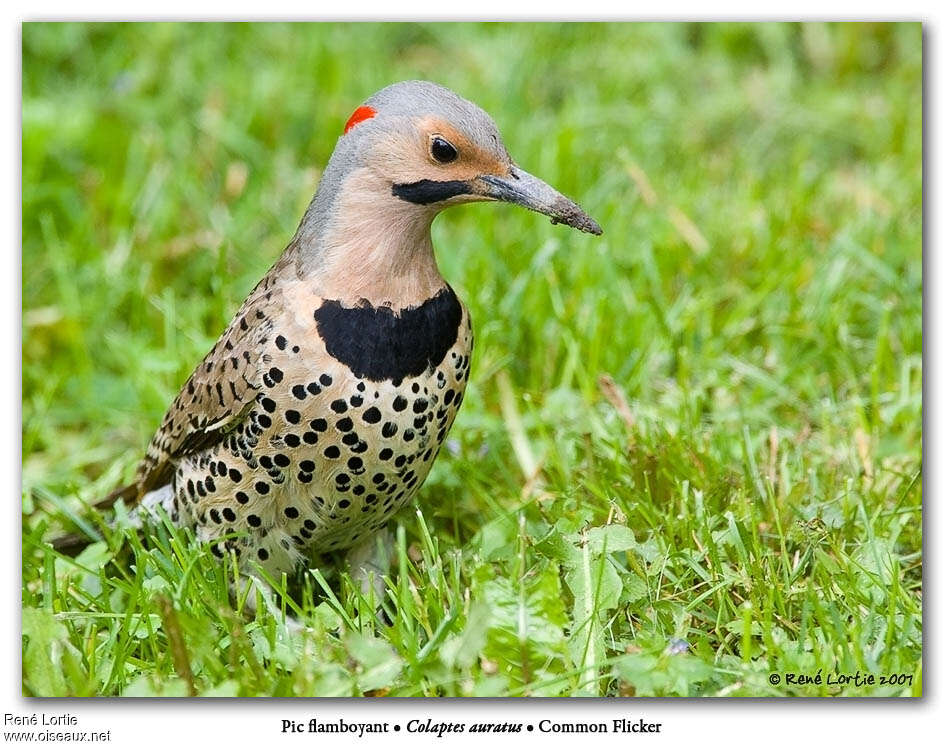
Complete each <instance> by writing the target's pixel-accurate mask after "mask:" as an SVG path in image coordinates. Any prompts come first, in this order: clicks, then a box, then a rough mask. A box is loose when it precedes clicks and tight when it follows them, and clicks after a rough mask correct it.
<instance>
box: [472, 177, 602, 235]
mask: <svg viewBox="0 0 944 747" xmlns="http://www.w3.org/2000/svg"><path fill="white" fill-rule="evenodd" d="M475 182H477V184H476V185H475V187H476V189H475V192H476V193H478V194H480V195H482V196H483V197H487V198H491V199H494V200H501V201H502V202H513V203H514V204H516V205H521V206H522V207H526V208H528V209H529V210H534V211H535V212H538V213H543V214H544V215H548V216H550V218H551V223H565V224H567V225H568V226H571V227H572V228H577V229H580V230H581V231H584V232H586V233H592V234H594V235H596V236H599V235H600V234H602V233H603V229H602V228H600V225H599V224H598V223H597V222H596V221H595V220H594V219H593V218H591V217H590V216H589V215H587V214H586V213H585V212H584V211H583V210H582V209H581V208H580V206H579V205H578V204H577V203H575V202H574V201H573V200H569V199H567V198H566V197H564V195H562V194H561V193H560V192H558V191H557V190H556V189H554V188H553V187H551V186H550V185H549V184H547V183H545V182H542V181H541V180H540V179H538V178H537V177H536V176H532V175H531V174H529V173H528V172H527V171H522V170H521V169H519V168H518V167H517V166H512V167H511V169H510V171H509V172H508V175H507V176H493V175H492V174H483V175H482V176H480V177H478V178H477V179H476V180H475Z"/></svg>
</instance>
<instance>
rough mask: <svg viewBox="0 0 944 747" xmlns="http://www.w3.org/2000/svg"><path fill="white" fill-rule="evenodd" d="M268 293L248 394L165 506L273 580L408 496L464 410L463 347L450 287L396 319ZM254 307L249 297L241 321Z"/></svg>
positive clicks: (462, 321) (466, 342)
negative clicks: (271, 315) (254, 379)
mask: <svg viewBox="0 0 944 747" xmlns="http://www.w3.org/2000/svg"><path fill="white" fill-rule="evenodd" d="M262 291H263V292H262V293H259V294H254V295H258V296H262V297H264V295H265V292H266V291H265V288H263V289H262ZM279 294H280V299H278V298H277V299H273V298H272V296H271V294H270V296H269V298H268V299H266V303H265V306H266V308H267V309H268V310H271V309H272V305H273V303H274V302H278V301H281V303H280V305H281V307H282V308H281V309H280V313H279V314H278V315H277V318H278V319H279V320H280V323H279V325H278V326H276V325H274V324H270V323H267V318H266V319H260V318H256V319H255V322H256V324H255V327H256V328H257V329H258V330H259V332H258V334H259V335H260V339H259V340H258V341H257V345H256V348H257V349H258V350H260V351H261V355H260V356H259V357H258V361H257V364H256V371H257V375H258V386H257V387H254V389H253V396H252V398H251V399H248V401H247V405H246V407H245V409H244V411H243V412H242V414H241V417H240V419H239V422H237V423H235V424H233V425H232V427H231V428H230V429H229V430H227V431H226V432H225V433H224V434H221V438H220V439H219V442H218V443H216V444H215V445H213V446H212V447H211V448H207V449H204V450H203V451H201V452H200V453H199V454H197V455H192V456H189V457H186V458H184V459H183V460H181V462H180V464H179V466H178V467H177V471H176V474H175V479H174V491H173V503H172V505H171V510H172V513H174V514H176V516H177V517H178V519H179V520H181V521H182V522H183V523H186V524H190V525H193V526H195V527H196V528H197V534H198V536H199V537H200V538H201V539H203V540H205V541H210V542H211V543H212V548H213V551H214V552H215V553H217V554H220V555H221V554H222V553H223V552H224V551H226V550H230V551H232V552H234V553H236V554H237V555H238V556H239V557H241V558H244V559H245V560H253V561H256V562H258V563H260V564H262V565H263V567H264V568H266V570H267V571H269V572H270V573H276V574H278V573H279V572H281V571H290V570H291V569H292V568H293V567H294V566H295V565H296V564H297V563H298V562H299V561H300V560H301V559H302V558H303V557H305V556H306V555H309V554H312V553H321V552H325V551H332V550H340V549H345V548H348V547H350V546H352V545H354V544H356V543H357V542H358V541H359V540H361V539H363V538H365V537H367V536H370V535H371V534H372V533H374V532H375V531H376V530H377V529H379V528H380V527H381V526H383V524H384V523H385V522H386V521H387V519H388V518H389V516H390V515H391V514H392V513H393V512H395V511H396V510H397V509H398V508H400V507H401V506H402V505H403V504H404V503H406V502H407V501H409V500H410V499H411V498H412V497H413V495H414V494H415V493H416V491H417V489H418V488H419V486H420V485H421V484H422V483H423V481H424V479H425V478H426V476H427V474H428V473H429V470H430V467H431V466H432V464H433V461H434V460H435V458H436V455H437V453H438V452H439V449H440V447H441V446H442V443H443V441H444V440H445V438H446V434H447V433H448V431H449V428H450V427H451V426H452V422H453V420H454V419H455V416H456V413H457V411H458V408H459V405H460V404H461V403H462V399H463V395H464V391H465V386H466V382H467V380H468V373H469V357H470V354H471V350H472V330H471V325H470V322H469V314H468V311H467V310H466V309H465V307H464V306H463V304H462V303H461V302H460V301H459V299H458V298H457V297H456V295H455V293H454V292H453V290H452V289H451V288H450V287H449V286H448V285H444V287H443V288H442V290H441V291H440V292H439V293H437V294H436V295H434V296H433V297H432V298H430V299H429V300H427V301H426V302H424V303H422V304H420V305H418V306H416V307H407V308H404V309H401V310H399V311H396V312H395V311H394V310H393V309H391V308H389V307H380V308H375V307H373V306H372V305H370V304H369V303H367V302H366V301H364V302H362V303H360V304H358V305H356V306H353V307H347V306H345V305H344V304H342V303H340V302H339V301H337V300H333V299H324V298H318V297H317V296H314V295H313V294H311V293H309V292H307V290H306V289H305V288H304V286H303V285H302V284H301V283H299V284H297V285H296V286H295V287H291V288H288V289H282V290H280V291H279ZM256 306H257V304H256V303H254V300H253V297H250V299H249V300H247V302H246V305H245V307H244V312H243V314H244V315H246V314H248V315H252V316H254V315H255V307H256ZM264 313H266V314H267V312H264ZM239 320H240V315H237V319H236V320H235V321H234V326H235V328H236V329H237V330H238V329H239V327H240V321H239ZM225 337H226V335H224V338H225ZM225 344H226V342H225V339H224V342H223V345H224V346H225ZM238 364H239V360H237V363H236V364H234V370H235V369H236V367H237V366H238ZM200 372H201V368H199V367H198V369H197V371H196V372H195V374H194V376H195V377H198V376H199V374H200ZM188 388H189V387H185V389H184V391H187V390H188ZM196 388H199V385H196ZM211 395H212V392H211ZM225 535H234V536H232V537H228V538H227V539H222V540H221V539H220V538H221V537H223V536H225Z"/></svg>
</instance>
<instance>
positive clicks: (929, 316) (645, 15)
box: [0, 0, 944, 747]
mask: <svg viewBox="0 0 944 747" xmlns="http://www.w3.org/2000/svg"><path fill="white" fill-rule="evenodd" d="M758 7H759V6H758V4H757V3H756V2H751V3H748V2H743V1H742V2H725V3H723V4H714V5H713V6H712V7H710V8H706V7H705V6H703V5H700V4H698V3H695V2H680V1H677V0H676V1H674V2H673V1H672V0H668V1H665V2H662V3H660V4H659V5H658V6H651V5H645V6H641V7H634V6H632V5H617V4H616V3H613V2H593V0H589V1H588V0H584V1H583V2H581V3H579V5H578V4H564V3H560V2H542V3H528V4H524V5H519V6H517V7H515V8H514V9H510V7H509V5H508V3H507V2H496V1H495V0H477V1H476V2H474V3H471V2H470V3H465V4H461V3H450V4H449V5H448V6H447V5H446V4H445V3H442V2H438V3H436V2H425V3H421V2H401V3H398V4H397V5H396V7H395V9H393V8H392V7H391V6H389V5H387V6H385V5H383V4H381V3H379V2H371V3H360V4H358V5H357V7H355V6H354V4H353V3H350V2H346V3H344V4H343V5H334V4H332V5H330V6H326V5H315V4H314V3H311V2H309V3H300V2H286V1H284V0H282V1H280V0H270V1H269V2H267V3H266V4H265V6H263V10H262V11H260V6H259V4H257V3H246V2H237V1H233V2H228V3H222V2H216V3H206V2H204V3H198V2H194V0H188V1H187V2H182V1H181V0H165V1H164V2H162V3H160V4H159V5H158V4H154V7H152V8H148V9H141V8H140V7H137V6H135V7H129V6H128V5H127V4H126V3H120V2H117V0H110V1H108V2H101V1H98V2H92V3H85V4H83V5H82V7H81V8H79V7H77V6H76V5H75V4H74V3H68V2H64V1H63V0H58V1H56V2H51V1H49V0H44V1H43V2H32V3H25V2H14V3H12V4H10V5H9V6H7V7H6V8H5V9H4V10H3V11H0V12H2V14H3V16H4V21H5V23H4V24H3V25H2V30H3V35H2V39H3V46H4V52H5V54H4V55H3V59H5V60H6V61H7V62H6V64H5V65H4V66H3V67H4V70H5V73H4V74H3V75H2V76H0V81H2V82H0V85H2V100H3V101H4V103H5V104H6V107H5V109H6V112H5V113H6V116H4V117H3V118H2V127H3V134H4V137H3V140H2V142H3V143H4V146H5V147H4V150H5V152H6V153H7V154H8V156H9V157H8V158H7V159H5V161H4V163H5V164H6V168H5V169H4V171H5V175H4V178H2V179H0V184H2V187H0V188H2V190H3V199H2V200H0V205H2V210H3V219H4V220H3V225H5V226H7V227H8V233H9V234H10V242H9V246H8V249H7V250H6V251H3V252H0V262H2V269H3V277H5V278H7V279H8V283H9V285H8V288H7V293H8V296H7V300H6V302H4V303H3V304H2V305H0V309H3V311H4V312H6V318H5V319H4V321H3V323H2V324H0V334H2V337H0V351H3V352H4V354H5V355H6V356H8V357H9V359H10V360H12V361H14V363H13V364H8V365H7V366H4V367H3V368H2V369H0V376H2V379H0V383H2V386H0V391H2V392H4V394H5V396H4V397H3V408H4V410H3V412H4V415H5V417H4V418H3V421H2V422H3V425H2V426H0V437H2V439H3V447H4V448H2V449H0V460H2V462H0V474H2V475H4V476H5V480H6V481H7V484H8V485H10V489H11V492H10V495H9V499H8V500H9V503H8V508H9V511H10V513H8V514H7V517H8V522H9V523H8V530H6V531H7V536H6V540H7V541H6V550H5V552H4V555H5V556H6V558H7V563H6V567H5V569H4V570H3V571H2V572H0V583H2V591H3V596H2V599H4V600H6V605H5V606H6V612H5V613H2V614H0V651H5V652H6V653H7V656H6V657H4V658H3V659H2V661H3V662H4V663H5V666H3V667H0V693H2V697H0V702H2V704H3V705H2V711H3V712H5V713H6V712H10V713H16V714H20V715H25V714H30V713H48V714H57V713H64V712H70V713H75V714H77V715H78V717H79V720H80V727H79V728H84V729H90V730H93V729H94V730H106V729H111V730H112V733H113V739H112V741H111V743H110V744H115V745H135V747H146V746H147V745H161V747H165V745H167V744H168V743H171V744H173V743H174V742H178V743H182V744H186V745H189V744H207V745H213V744H225V745H244V744H245V745H260V744H265V743H267V742H269V741H270V740H272V741H276V742H278V741H281V742H283V743H285V744H290V743H295V744H303V743H304V744H348V743H351V742H355V741H362V742H363V743H365V744H366V743H380V742H381V741H383V742H384V743H387V744H399V743H401V742H403V743H411V744H415V743H430V744H432V743H438V744H445V743H446V742H447V741H448V742H449V743H463V744H464V743H471V742H472V740H473V739H474V737H473V736H471V735H461V736H455V737H447V738H445V739H443V740H438V741H437V740H435V739H434V738H433V737H430V736H425V735H407V734H406V733H405V732H400V733H399V734H390V735H389V736H386V737H378V738H370V737H365V738H364V740H356V739H354V738H351V737H343V738H335V739H332V738H330V737H327V736H321V735H308V734H306V735H301V736H302V740H299V739H297V738H295V739H293V740H292V742H289V741H288V740H290V739H292V737H291V736H290V735H284V736H283V735H282V734H281V733H280V727H281V720H282V719H283V718H293V719H296V720H304V721H307V720H308V719H309V718H311V717H313V716H314V717H318V718H321V719H325V720H337V719H338V718H344V719H345V720H348V721H366V720H369V721H376V720H389V721H391V722H399V723H402V724H405V723H406V722H407V720H408V719H410V718H422V719H424V720H425V719H426V718H427V717H429V718H433V719H434V720H466V721H468V720H472V719H477V720H493V721H505V720H516V721H518V720H522V721H529V722H533V723H536V722H537V721H538V720H540V719H542V718H553V719H557V720H563V719H574V720H609V719H612V718H613V717H615V716H625V717H627V718H639V717H644V718H645V719H646V720H647V721H649V722H662V723H663V727H662V733H661V734H660V735H647V736H648V738H649V739H650V740H658V741H659V742H660V743H665V740H669V741H668V743H670V744H686V745H700V744H705V743H708V744H714V743H724V744H725V745H729V744H730V745H735V744H764V745H796V744H797V743H798V742H810V741H812V742H813V743H823V744H839V743H842V744H868V745H874V744H886V743H895V742H899V741H901V740H902V739H905V740H915V739H922V737H923V736H924V735H923V731H924V729H928V728H930V727H931V726H932V725H933V721H932V719H933V720H934V721H936V720H937V716H938V715H939V713H940V708H939V704H940V698H937V697H935V690H936V689H937V687H936V686H937V685H938V676H937V675H938V672H939V671H940V670H939V667H938V666H936V665H937V664H938V663H939V657H938V656H937V654H938V652H939V651H940V646H939V645H937V644H936V643H935V640H934V636H935V633H936V628H935V626H933V625H931V624H930V621H932V620H935V619H939V616H938V614H937V611H938V610H937V607H938V605H937V603H936V599H937V595H936V594H934V591H935V589H932V588H930V587H931V584H932V582H934V581H936V580H937V579H938V578H939V574H938V573H937V572H936V570H937V569H936V562H935V561H936V560H937V557H938V553H937V552H935V550H934V542H933V541H926V542H925V553H926V563H927V564H928V566H929V570H928V571H927V572H926V574H925V579H926V586H927V588H926V592H925V595H926V604H927V608H926V613H925V616H926V619H925V630H926V645H925V667H924V691H925V693H926V694H925V697H924V699H923V700H921V701H907V702H903V701H900V702H896V701H892V700H868V699H866V700H859V701H834V700H826V699H824V700H804V701H796V700H782V701H781V700H774V701H771V700H749V701H748V700H737V701H732V700H725V701H717V700H715V701H711V700H701V701H655V700H639V699H627V700H623V701H619V702H617V703H614V702H613V701H608V702H601V701H577V700H564V699H560V700H544V701H528V702H525V701H522V700H515V701H510V700H509V701H495V700H492V701H481V700H478V701H473V700H469V701H460V700H450V701H432V700H399V701H385V700H379V699H372V700H367V701H346V700H320V701H318V700H288V699H283V700H274V699H268V700H263V699H259V700H257V701H248V700H238V701H234V700H231V701H213V702H211V701H199V702H193V701H189V702H188V701H129V700H118V699H108V700H94V701H93V700H85V701H79V700H72V701H67V702H63V701H54V700H46V701H38V700H27V699H24V698H22V697H21V695H20V666H19V665H20V656H21V654H20V645H19V629H20V621H19V610H20V595H19V568H20V535H19V525H20V455H21V451H20V434H21V429H20V426H21V423H20V417H21V404H20V362H21V359H20V345H21V340H20V291H21V289H20V282H21V273H20V260H19V258H20V253H19V249H20V245H21V244H20V227H21V220H20V173H21V168H20V163H21V162H20V74H21V58H20V25H19V24H20V22H21V21H23V20H41V19H45V20H58V19H79V18H82V19H118V18H134V19H171V18H174V19H178V18H179V19H186V18H201V19H203V18H207V19H209V18H214V19H234V18H237V17H242V18H248V19H267V20H269V19H279V18H284V19H299V20H301V19H316V18H318V19H324V20H345V19H349V20H353V19H399V20H414V19H415V20H419V19H435V20H472V19H486V18H489V19H494V20H499V19H500V20H516V19H517V20H525V19H528V20H531V19H533V20H538V19H548V18H551V19H573V20H662V19H666V20H668V19H682V18H684V19H699V20H709V19H715V20H721V19H734V18H736V19H751V20H754V19H757V20H759V19H762V18H774V19H849V20H853V19H883V20H920V21H925V22H927V24H928V25H927V26H926V27H925V65H926V72H925V123H926V125H925V126H926V133H925V169H926V170H925V184H926V187H927V188H926V196H925V200H926V209H925V237H926V238H925V256H926V259H925V269H926V280H925V283H926V285H927V284H930V285H931V286H932V287H935V288H940V287H941V282H940V281H941V277H940V273H941V270H940V267H941V264H940V263H938V262H934V261H933V255H934V252H935V249H936V248H937V247H936V246H935V245H934V242H933V236H934V228H935V221H934V216H940V215H944V204H942V198H941V194H940V193H937V192H936V191H935V189H934V187H935V185H936V179H935V176H936V175H937V174H939V173H940V166H941V149H940V148H939V147H938V146H937V144H936V140H937V138H936V137H935V136H937V135H938V134H939V132H940V128H939V126H938V125H939V121H940V120H939V117H938V116H937V106H936V103H937V99H939V97H940V94H941V85H940V81H941V80H942V75H941V72H942V71H941V62H940V60H941V55H940V54H939V53H938V51H937V50H936V49H935V46H936V42H937V36H938V33H937V32H938V30H939V28H941V24H940V20H941V18H942V13H941V11H940V10H939V9H937V8H935V5H934V4H932V3H931V2H898V3H895V4H888V3H884V4H883V3H876V2H857V3H855V4H853V3H848V2H845V3H833V4H832V5H829V4H824V3H823V2H810V1H809V0H795V1H794V2H792V3H789V4H787V3H778V4H776V6H772V5H771V4H769V3H768V4H766V5H765V6H764V12H763V13H761V12H760V11H759V10H758ZM391 11H392V13H393V15H391ZM443 11H447V12H450V13H453V14H454V15H448V16H445V17H444V16H442V13H443ZM129 14H130V15H129ZM925 299H926V301H925V303H926V305H925V313H926V317H925V319H926V323H925V329H926V330H927V333H928V335H929V336H928V337H926V338H925V339H926V343H925V345H926V353H927V355H926V360H925V369H924V370H925V380H926V381H932V380H933V376H932V375H929V372H936V371H938V370H939V366H938V365H936V363H937V353H938V351H939V350H940V345H939V337H940V332H938V330H941V329H944V325H942V323H941V322H942V319H941V317H940V307H939V305H938V304H936V303H934V298H933V294H928V293H926V294H925ZM925 408H926V409H925V412H926V413H927V416H926V418H925V438H926V444H927V449H928V451H929V452H930V453H929V456H930V457H931V458H930V459H929V460H926V462H929V463H930V464H931V465H937V464H942V463H944V454H942V447H941V445H940V442H939V441H938V440H937V439H936V438H934V435H936V434H935V430H936V429H935V428H934V427H932V424H935V423H938V422H940V417H941V415H942V413H941V405H940V402H939V400H938V398H937V397H934V396H933V394H932V393H930V392H926V394H925ZM933 478H934V475H933V474H931V475H926V477H925V493H924V495H925V496H926V498H927V501H926V504H925V505H926V513H925V527H926V529H925V537H926V539H929V538H935V537H940V536H941V532H940V529H941V527H940V516H941V514H942V512H941V511H940V510H937V509H935V508H934V505H933V504H934V503H935V499H936V498H937V497H938V494H937V491H935V490H933V486H934V479H933ZM932 562H935V567H934V568H930V564H931V563H932ZM937 586H939V585H937V584H935V587H937ZM296 736H298V735H296ZM528 736H530V735H527V734H525V735H522V736H520V737H501V736H493V737H491V738H490V739H491V740H494V741H502V742H508V741H509V740H511V739H522V738H527V737H528ZM534 736H536V737H538V738H540V739H541V741H542V742H546V743H548V744H571V743H573V741H574V737H573V736H567V735H551V734H541V735H539V734H537V733H535V734H534ZM588 738H589V739H593V740H594V741H610V740H612V739H614V738H615V739H619V740H621V741H622V740H623V739H627V738H628V739H632V740H642V739H644V738H645V737H644V736H643V735H629V736H624V735H617V736H614V735H608V736H601V737H593V736H588V735H583V736H582V737H578V739H588Z"/></svg>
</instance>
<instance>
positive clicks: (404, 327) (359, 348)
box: [315, 285, 462, 382]
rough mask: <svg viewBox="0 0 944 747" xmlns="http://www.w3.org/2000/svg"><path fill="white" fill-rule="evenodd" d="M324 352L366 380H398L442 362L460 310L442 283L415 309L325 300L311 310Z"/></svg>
mask: <svg viewBox="0 0 944 747" xmlns="http://www.w3.org/2000/svg"><path fill="white" fill-rule="evenodd" d="M315 322H316V324H317V325H318V332H319V334H320V335H321V337H322V339H323V340H324V343H325V349H326V350H327V351H328V354H329V355H330V356H331V357H332V358H335V359H337V360H339V361H341V363H343V364H344V365H346V366H347V367H348V368H350V369H351V371H352V372H353V373H354V375H355V376H357V377H358V378H362V379H368V380H369V381H385V380H392V381H395V382H396V381H402V380H403V379H405V378H407V377H410V376H419V375H420V374H421V373H423V372H424V371H427V370H428V369H431V368H435V367H436V366H438V365H439V364H440V363H442V360H443V358H445V357H446V352H447V351H448V350H449V348H451V347H452V346H453V345H454V344H455V342H456V338H457V337H458V333H459V325H460V324H461V322H462V306H461V305H460V304H459V299H458V298H456V294H455V293H454V292H453V290H452V288H450V287H449V286H448V285H447V286H446V287H445V288H443V289H442V290H441V291H440V292H439V293H437V294H436V295H435V296H433V297H432V298H430V299H429V300H428V301H425V302H423V303H422V304H420V305H419V306H410V307H408V308H406V309H403V310H401V311H400V313H395V312H394V311H393V310H392V309H390V308H387V307H386V306H380V307H374V306H372V305H370V304H369V303H368V302H367V301H362V302H361V304H360V305H359V306H354V307H350V308H349V307H345V306H342V305H341V302H340V301H333V300H326V301H324V302H323V303H322V304H321V306H320V307H319V308H318V309H316V310H315Z"/></svg>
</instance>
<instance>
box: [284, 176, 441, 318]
mask: <svg viewBox="0 0 944 747" xmlns="http://www.w3.org/2000/svg"><path fill="white" fill-rule="evenodd" d="M325 186H326V185H325V184H322V185H321V187H320V188H319V194H318V195H316V197H315V200H314V201H313V202H312V207H310V208H309V210H308V212H307V213H306V215H305V219H304V220H303V221H302V226H300V227H299V232H298V234H297V235H296V243H297V244H298V247H299V251H300V256H299V274H300V275H302V276H303V277H304V278H305V280H306V282H308V283H309V285H310V286H311V287H312V290H313V291H314V292H316V293H317V294H318V295H319V296H321V297H322V298H327V299H333V300H339V301H341V302H342V303H344V304H345V305H350V306H354V305H357V304H360V303H362V302H363V301H367V302H368V303H370V304H371V305H372V306H375V307H379V306H389V307H391V308H393V309H394V310H399V309H403V308H408V307H411V306H418V305H420V304H422V303H423V302H424V301H426V300H428V299H429V298H432V297H433V296H435V295H436V294H437V293H439V292H440V291H441V290H442V289H443V288H444V287H446V283H445V281H444V280H443V277H442V275H441V274H440V272H439V267H438V266H437V265H436V257H435V255H434V253H433V241H432V236H431V234H430V225H431V224H432V221H433V218H434V217H435V216H436V211H435V210H432V209H430V208H429V207H428V206H423V205H414V204H411V203H409V202H405V201H403V200H400V199H398V198H396V197H394V196H393V194H392V192H391V190H390V188H389V185H388V184H387V183H386V182H385V181H383V180H382V179H380V178H378V176H377V175H375V174H373V173H372V172H371V171H370V170H369V169H366V168H362V169H358V170H356V171H354V172H353V173H352V174H350V175H349V176H348V177H347V178H346V179H344V181H343V182H341V183H340V184H337V185H334V186H335V189H334V190H333V191H334V192H335V194H334V195H333V198H334V199H332V200H330V203H329V202H328V200H327V199H324V200H322V198H323V197H324V198H327V197H328V195H323V194H322V192H323V190H324V187H325ZM325 203H328V204H325ZM306 224H313V225H308V226H306Z"/></svg>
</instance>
